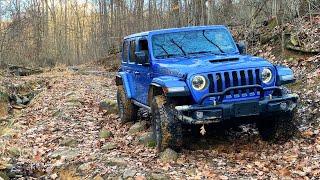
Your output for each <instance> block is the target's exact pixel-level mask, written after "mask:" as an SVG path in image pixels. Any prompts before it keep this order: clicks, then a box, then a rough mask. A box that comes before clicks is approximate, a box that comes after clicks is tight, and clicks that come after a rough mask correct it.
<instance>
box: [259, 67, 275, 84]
mask: <svg viewBox="0 0 320 180" xmlns="http://www.w3.org/2000/svg"><path fill="white" fill-rule="evenodd" d="M261 79H262V82H263V83H265V84H268V83H270V82H271V81H272V71H271V70H270V69H269V68H264V69H263V70H262V73H261Z"/></svg>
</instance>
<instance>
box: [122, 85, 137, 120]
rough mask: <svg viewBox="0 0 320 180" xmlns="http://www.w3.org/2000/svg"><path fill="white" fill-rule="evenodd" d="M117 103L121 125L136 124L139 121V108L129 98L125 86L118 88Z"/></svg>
mask: <svg viewBox="0 0 320 180" xmlns="http://www.w3.org/2000/svg"><path fill="white" fill-rule="evenodd" d="M117 103H118V110H119V116H120V120H121V123H126V122H132V121H133V122H134V121H136V120H137V114H138V107H137V106H136V105H134V104H133V103H132V101H131V100H130V99H128V98H127V96H126V93H125V91H124V89H123V86H118V90H117Z"/></svg>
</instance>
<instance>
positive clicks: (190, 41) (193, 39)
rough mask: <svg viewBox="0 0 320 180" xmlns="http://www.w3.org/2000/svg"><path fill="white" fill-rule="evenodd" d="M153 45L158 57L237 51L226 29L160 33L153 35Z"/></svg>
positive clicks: (154, 52) (155, 54) (155, 55)
mask: <svg viewBox="0 0 320 180" xmlns="http://www.w3.org/2000/svg"><path fill="white" fill-rule="evenodd" d="M152 47H153V55H154V57H155V58H157V59H159V58H160V59H161V58H171V57H177V56H182V57H190V56H192V55H199V54H224V53H234V52H236V47H235V45H234V42H233V39H232V37H231V35H230V33H229V32H228V31H227V30H225V29H209V30H208V29H207V30H196V31H184V32H174V33H166V34H158V35H154V36H152Z"/></svg>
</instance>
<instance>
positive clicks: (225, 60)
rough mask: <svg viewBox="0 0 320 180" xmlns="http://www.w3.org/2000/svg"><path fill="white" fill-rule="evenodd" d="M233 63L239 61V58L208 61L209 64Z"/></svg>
mask: <svg viewBox="0 0 320 180" xmlns="http://www.w3.org/2000/svg"><path fill="white" fill-rule="evenodd" d="M233 61H239V58H226V59H215V60H210V62H211V63H220V62H233Z"/></svg>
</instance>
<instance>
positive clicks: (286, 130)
mask: <svg viewBox="0 0 320 180" xmlns="http://www.w3.org/2000/svg"><path fill="white" fill-rule="evenodd" d="M294 114H295V113H294V112H288V113H284V114H279V115H275V116H273V117H268V118H263V119H261V120H259V121H258V122H257V128H258V130H259V133H260V136H261V138H262V139H263V140H264V141H269V142H286V141H288V140H290V139H291V138H293V137H294V136H295V135H296V134H297V132H298V128H297V127H296V125H295V124H294Z"/></svg>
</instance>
